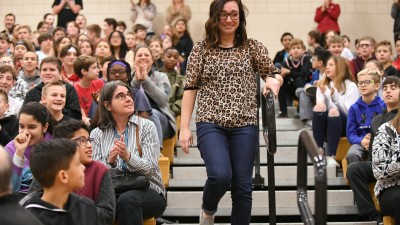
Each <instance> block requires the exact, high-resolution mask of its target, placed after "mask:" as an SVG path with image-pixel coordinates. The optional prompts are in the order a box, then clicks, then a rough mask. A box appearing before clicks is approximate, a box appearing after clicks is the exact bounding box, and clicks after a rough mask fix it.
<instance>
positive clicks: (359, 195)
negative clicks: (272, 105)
mask: <svg viewBox="0 0 400 225" xmlns="http://www.w3.org/2000/svg"><path fill="white" fill-rule="evenodd" d="M131 3H132V4H131V5H132V8H131V9H132V18H131V19H132V21H133V22H134V23H135V26H134V27H133V29H132V31H129V29H126V25H125V24H124V23H123V22H121V21H120V22H117V21H116V20H115V19H114V18H106V19H105V20H104V26H103V32H104V35H103V37H102V35H101V34H102V29H101V28H100V26H99V25H97V24H92V25H88V26H86V18H85V17H84V15H81V14H80V15H78V16H76V20H75V21H66V22H65V26H66V29H65V28H63V27H55V28H53V24H52V23H53V20H51V19H49V18H51V17H52V14H46V15H45V16H44V20H43V21H41V22H40V23H39V24H38V28H37V32H36V33H35V34H34V32H32V31H31V28H30V27H29V26H27V25H17V24H15V15H13V14H11V13H10V14H7V15H6V16H5V21H6V22H7V26H6V28H7V29H6V31H5V32H3V33H1V34H0V144H1V145H3V146H5V147H4V149H5V152H7V153H8V156H9V158H11V162H9V163H10V164H11V165H12V184H13V185H12V192H14V193H16V195H17V198H18V200H20V199H22V200H21V204H22V205H23V206H24V207H25V208H27V209H29V210H30V211H31V212H32V213H33V214H35V215H36V216H37V217H38V219H39V220H40V221H41V223H43V224H71V223H74V224H112V223H113V222H114V221H117V222H118V224H141V223H143V219H144V218H148V217H156V218H157V217H160V216H161V215H162V213H163V211H164V210H165V208H166V196H165V187H164V185H163V182H162V180H161V174H160V170H159V167H158V164H157V162H158V157H159V151H160V149H161V148H163V146H162V143H163V139H166V138H170V137H172V136H174V135H175V132H176V131H177V128H176V121H175V118H176V117H177V116H179V115H180V111H181V104H182V97H183V91H184V89H183V82H184V78H185V77H184V75H185V73H186V66H187V60H188V57H189V56H190V52H191V50H192V47H193V41H192V39H191V37H190V34H189V32H188V27H187V21H188V20H189V19H190V17H191V13H190V9H189V8H188V6H187V5H184V4H183V2H182V1H174V4H173V5H172V6H170V7H169V8H168V9H167V12H168V15H167V18H166V20H167V22H168V25H166V27H165V29H164V30H163V33H162V34H156V33H155V31H154V28H153V26H152V18H153V17H154V13H155V10H156V8H155V6H154V5H153V4H152V3H150V1H139V3H138V4H135V3H134V2H133V0H132V1H131ZM329 4H331V3H329V2H328V1H327V2H326V8H324V7H322V8H321V9H319V10H322V11H325V10H328V8H329V6H328V5H329ZM178 11H179V12H178ZM320 13H321V12H320ZM229 16H230V18H231V19H233V18H232V14H229ZM11 17H12V18H13V21H14V24H12V26H9V23H10V22H9V21H10V20H11V19H10V18H11ZM227 17H228V16H226V18H227ZM46 25H47V26H46ZM46 27H47V28H46ZM336 32H337V31H334V30H326V31H324V33H323V34H324V35H321V33H320V32H319V31H317V30H313V31H310V32H309V33H308V38H307V44H308V46H309V50H307V49H306V46H305V44H304V42H303V41H302V40H301V39H299V38H294V37H293V35H292V34H290V33H288V32H287V33H284V34H283V35H282V37H281V42H282V45H283V46H284V49H283V50H282V51H279V52H278V53H277V54H276V56H275V59H274V60H273V63H274V65H275V66H276V67H278V68H280V75H281V76H282V78H283V84H282V86H281V88H280V91H279V94H278V99H279V107H280V114H279V117H280V118H287V117H288V111H287V107H288V105H289V104H291V102H292V101H293V100H298V102H299V104H298V112H299V117H300V120H301V121H302V122H303V123H304V125H305V126H306V127H308V128H310V129H312V131H313V135H314V139H315V141H316V143H317V146H318V147H319V148H321V149H322V150H323V151H324V152H325V154H326V156H327V163H328V165H333V166H336V165H337V162H336V160H335V155H336V149H337V148H338V145H339V140H340V138H341V137H346V136H347V139H348V141H349V142H350V144H351V148H350V149H349V152H348V155H347V160H348V163H349V168H348V175H347V178H348V180H349V184H350V187H351V188H352V190H353V191H354V196H355V201H356V204H357V207H358V209H359V213H360V215H361V216H363V217H365V219H368V220H372V221H378V222H379V221H381V215H391V216H394V217H396V221H398V222H397V223H398V224H400V218H399V216H400V209H399V207H398V206H396V204H395V202H396V201H397V199H398V198H400V195H399V194H397V193H398V192H396V191H397V189H398V184H399V183H400V180H399V179H398V175H397V174H398V173H399V172H400V171H398V161H399V158H400V156H398V154H399V149H398V148H399V133H400V131H399V117H400V116H399V113H398V108H399V93H400V80H399V78H398V77H399V74H400V72H399V70H400V57H397V56H396V57H394V54H393V49H392V46H391V44H390V42H389V41H381V42H379V43H376V41H375V39H374V38H372V37H370V36H363V37H360V38H358V39H357V40H356V41H355V49H356V52H354V53H353V52H351V51H350V49H351V46H350V45H351V42H350V38H349V37H348V36H346V35H342V36H340V35H338V33H336ZM35 35H37V37H36V36H35ZM395 45H396V48H395V49H396V53H397V55H400V39H396V40H395ZM393 118H394V119H393ZM146 119H148V120H146ZM150 121H152V122H150ZM139 146H140V147H139ZM138 148H141V149H142V150H143V154H139V152H138V151H137V149H138ZM48 152H51V154H50V153H48ZM0 156H1V155H0ZM1 160H2V159H1V158H0V161H1ZM5 161H7V160H5ZM54 162H57V163H54ZM6 164H7V162H6V163H5V165H6ZM115 167H117V168H119V169H121V170H122V171H130V172H134V173H136V174H140V175H144V176H147V177H148V178H149V180H150V187H149V188H148V189H146V190H132V191H128V192H126V193H123V194H121V195H119V196H115V195H114V191H113V189H112V183H111V177H110V174H109V172H108V168H115ZM370 182H376V183H377V184H376V187H375V194H376V196H377V197H378V199H379V202H380V204H381V210H382V211H381V213H382V214H379V213H378V211H377V210H376V209H375V206H374V204H373V201H372V196H371V195H370V194H369V190H368V183H370ZM5 191H7V190H5ZM7 192H8V191H7ZM72 192H75V193H74V194H71V193H72ZM82 196H85V197H87V198H88V199H91V200H92V201H90V200H88V199H87V198H82ZM0 198H1V197H0ZM59 209H63V210H61V211H60V210H59ZM65 212H68V213H65ZM82 213H84V214H85V215H86V216H85V217H84V218H82V217H78V216H77V215H80V214H82ZM16 219H17V218H16ZM21 219H23V218H21ZM78 220H80V221H79V222H78Z"/></svg>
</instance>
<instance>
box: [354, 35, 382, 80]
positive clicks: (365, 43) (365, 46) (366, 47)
mask: <svg viewBox="0 0 400 225" xmlns="http://www.w3.org/2000/svg"><path fill="white" fill-rule="evenodd" d="M374 49H375V39H374V38H373V37H370V36H363V37H361V38H360V39H358V47H357V52H359V54H360V55H358V56H357V57H356V58H354V59H353V60H351V61H350V66H351V68H352V72H353V74H358V72H360V71H361V70H363V69H364V66H365V64H366V63H367V62H368V61H369V60H371V59H376V58H375V55H374Z"/></svg>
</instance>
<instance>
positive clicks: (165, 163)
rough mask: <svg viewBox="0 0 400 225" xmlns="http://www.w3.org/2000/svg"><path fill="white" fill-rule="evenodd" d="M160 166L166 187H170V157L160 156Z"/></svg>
mask: <svg viewBox="0 0 400 225" xmlns="http://www.w3.org/2000/svg"><path fill="white" fill-rule="evenodd" d="M158 166H159V167H160V170H161V176H162V180H163V183H164V186H165V187H168V185H169V171H170V167H169V166H170V162H169V158H168V157H164V156H163V155H162V154H160V158H159V159H158Z"/></svg>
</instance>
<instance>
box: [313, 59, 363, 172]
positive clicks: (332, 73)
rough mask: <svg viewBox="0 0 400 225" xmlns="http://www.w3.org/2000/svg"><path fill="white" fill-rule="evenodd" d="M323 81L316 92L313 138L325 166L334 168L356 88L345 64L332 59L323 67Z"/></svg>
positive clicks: (354, 98)
mask: <svg viewBox="0 0 400 225" xmlns="http://www.w3.org/2000/svg"><path fill="white" fill-rule="evenodd" d="M325 74H326V76H325V79H324V80H322V81H321V83H320V84H319V87H318V89H317V97H316V105H315V107H314V110H313V111H314V113H313V121H312V124H313V135H314V139H315V142H316V143H317V146H318V147H319V148H323V146H324V141H325V140H326V142H327V149H325V154H326V156H327V157H326V159H327V163H328V165H329V166H333V165H336V166H337V165H338V164H337V163H336V160H335V155H336V149H337V147H338V145H339V140H340V137H341V136H342V137H344V136H346V121H347V113H348V111H349V108H350V106H351V105H352V104H354V103H355V102H356V101H357V99H358V97H359V93H358V89H357V85H356V84H355V83H354V82H353V79H352V77H353V76H352V75H351V72H350V67H349V64H348V62H347V60H346V59H345V58H343V57H341V56H332V57H331V58H330V59H329V60H328V62H327V66H326V70H325Z"/></svg>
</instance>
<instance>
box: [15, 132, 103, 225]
mask: <svg viewBox="0 0 400 225" xmlns="http://www.w3.org/2000/svg"><path fill="white" fill-rule="evenodd" d="M55 162H57V163H55ZM30 167H31V170H32V174H33V176H34V177H35V179H36V180H37V181H38V182H39V184H40V185H41V186H42V187H43V192H33V193H31V194H29V195H27V196H26V197H25V198H24V199H22V200H21V202H20V203H21V205H22V206H24V207H25V208H26V209H28V210H29V211H30V212H31V213H33V214H34V215H35V216H36V217H37V218H38V219H39V220H40V221H41V222H42V223H43V224H44V225H54V224H57V225H63V224H65V225H67V224H68V225H70V224H75V225H97V224H98V218H97V213H96V206H95V204H94V202H93V200H91V199H88V198H86V197H83V196H79V195H77V194H74V193H72V192H73V191H74V190H77V189H81V188H83V187H84V185H85V181H84V179H85V178H84V177H85V175H84V170H85V167H84V166H83V165H82V163H81V162H80V159H79V151H78V145H77V143H76V142H74V141H71V140H68V139H65V138H58V139H55V140H52V141H49V142H43V143H41V144H39V145H37V146H35V147H34V149H33V150H32V154H31V160H30Z"/></svg>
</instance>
